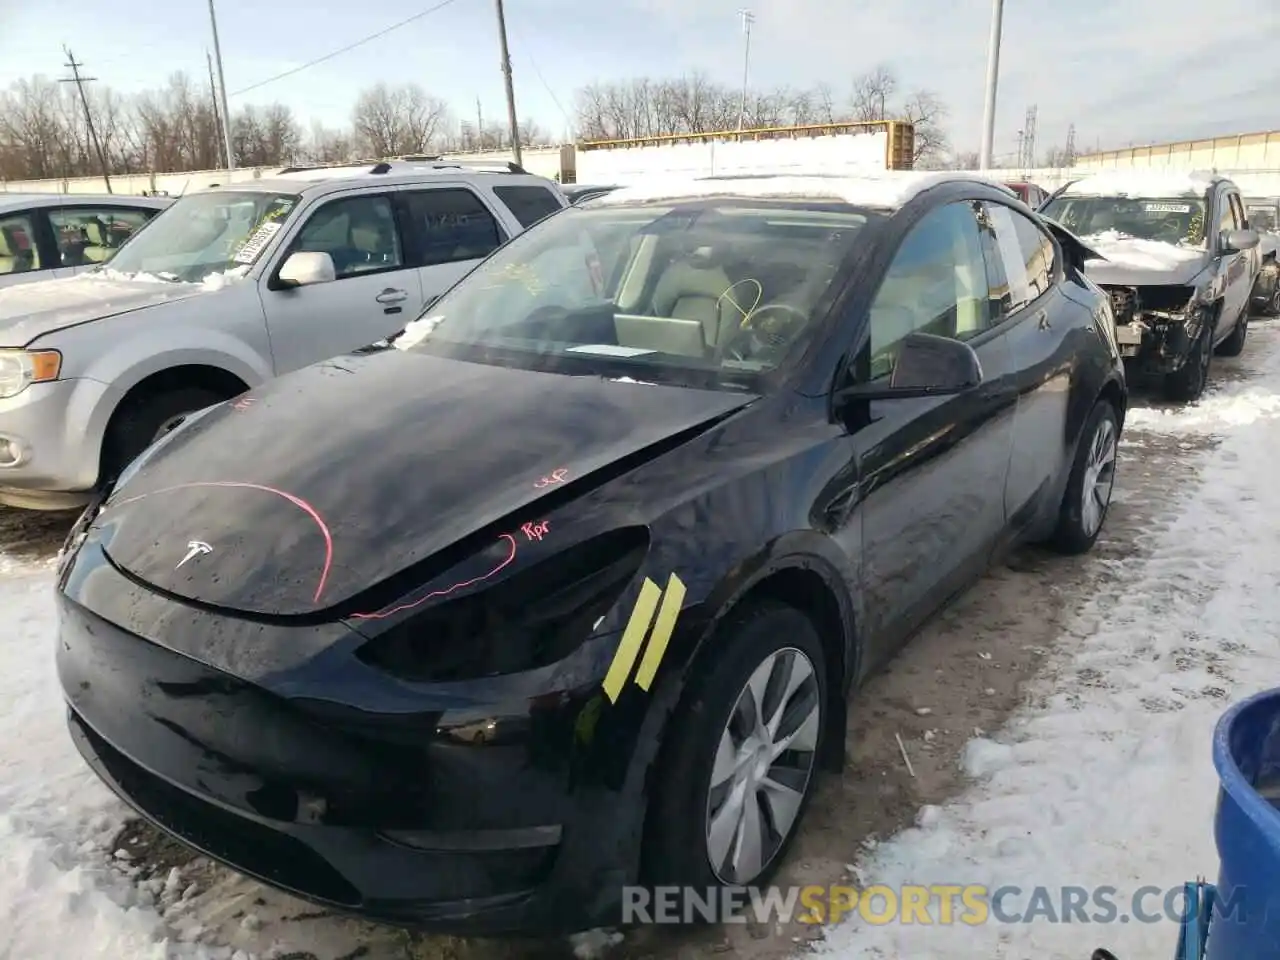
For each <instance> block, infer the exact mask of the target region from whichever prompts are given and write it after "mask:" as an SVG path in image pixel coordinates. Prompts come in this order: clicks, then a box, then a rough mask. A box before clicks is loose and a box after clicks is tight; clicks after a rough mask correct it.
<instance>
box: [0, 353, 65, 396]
mask: <svg viewBox="0 0 1280 960" xmlns="http://www.w3.org/2000/svg"><path fill="white" fill-rule="evenodd" d="M61 370H62V354H60V353H59V352H58V351H57V350H0V400H4V399H7V398H9V397H16V396H17V395H18V394H20V393H21V392H22V391H23V390H25V389H27V387H28V386H29V385H30V384H33V383H47V382H49V381H50V380H57V379H58V373H59V372H60V371H61Z"/></svg>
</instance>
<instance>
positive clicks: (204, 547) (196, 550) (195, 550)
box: [173, 540, 213, 570]
mask: <svg viewBox="0 0 1280 960" xmlns="http://www.w3.org/2000/svg"><path fill="white" fill-rule="evenodd" d="M202 553H213V547H211V546H209V545H208V544H207V543H205V542H204V541H203V540H189V541H187V555H186V556H185V557H183V558H182V559H181V560H179V561H178V566H176V567H174V568H173V569H175V570H177V569H179V568H181V567H182V565H183V564H184V563H186V562H187V561H188V560H191V559H193V558H194V557H198V556H200V555H201V554H202Z"/></svg>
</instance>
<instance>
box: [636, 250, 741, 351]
mask: <svg viewBox="0 0 1280 960" xmlns="http://www.w3.org/2000/svg"><path fill="white" fill-rule="evenodd" d="M732 285H733V281H732V280H730V279H729V276H728V274H726V273H725V272H724V269H723V268H722V267H721V266H720V265H719V263H717V262H716V261H715V259H714V256H713V252H712V250H711V248H710V247H700V248H697V249H695V250H693V251H691V252H690V254H689V255H687V256H686V257H682V258H680V259H678V260H677V261H676V262H675V263H673V264H671V266H669V267H668V268H667V269H666V271H665V272H664V273H663V274H662V277H661V279H659V280H658V285H657V287H656V288H655V289H654V291H653V313H654V315H655V316H659V317H670V318H672V319H675V320H696V321H698V322H699V323H701V324H702V335H703V338H704V339H705V341H706V343H707V346H715V345H716V342H717V338H718V337H719V336H720V334H721V332H722V329H725V328H729V327H732V328H733V329H737V324H736V323H729V322H722V318H724V317H726V304H725V303H724V301H723V300H722V299H721V298H722V297H723V296H724V294H725V291H726V290H728V289H729V288H730V287H731V286H732ZM727 311H728V313H729V314H732V313H734V312H735V311H734V307H733V306H732V305H728V306H727ZM730 319H732V318H731V317H730Z"/></svg>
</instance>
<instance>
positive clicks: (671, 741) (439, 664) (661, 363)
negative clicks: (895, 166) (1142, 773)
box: [57, 173, 1128, 934]
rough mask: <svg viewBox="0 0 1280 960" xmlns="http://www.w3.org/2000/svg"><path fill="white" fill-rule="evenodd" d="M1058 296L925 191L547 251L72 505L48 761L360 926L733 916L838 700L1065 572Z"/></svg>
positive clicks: (734, 206) (669, 212)
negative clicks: (925, 632)
mask: <svg viewBox="0 0 1280 960" xmlns="http://www.w3.org/2000/svg"><path fill="white" fill-rule="evenodd" d="M1091 255H1092V254H1091V253H1090V252H1089V250H1088V249H1087V248H1086V247H1084V246H1083V245H1082V244H1081V243H1080V242H1079V241H1078V240H1077V239H1076V238H1074V237H1073V236H1071V235H1070V234H1069V233H1067V232H1065V231H1062V230H1061V229H1058V228H1050V227H1048V226H1046V224H1045V223H1044V222H1042V221H1041V220H1040V219H1039V218H1037V217H1036V215H1035V214H1034V213H1033V212H1032V211H1031V210H1030V209H1029V208H1028V207H1027V206H1026V205H1025V204H1023V203H1022V202H1021V201H1019V200H1018V199H1017V198H1016V197H1014V196H1013V195H1012V194H1010V193H1009V192H1008V191H1006V190H1004V189H1002V188H1001V187H999V186H997V185H996V184H994V183H992V182H989V181H986V180H983V179H982V178H978V177H973V176H968V175H965V174H955V173H936V174H918V173H911V174H902V175H900V176H885V177H879V178H866V179H855V178H849V179H845V178H838V177H833V178H824V177H813V178H797V177H782V178H768V177H765V178H752V177H742V178H737V179H734V178H728V179H714V180H699V181H691V182H687V183H676V184H674V185H673V184H670V183H666V182H664V183H661V184H658V185H655V186H654V187H653V188H652V191H651V192H648V193H647V192H646V191H645V190H644V189H642V188H640V187H635V188H630V189H623V190H618V191H616V192H613V193H610V194H608V195H607V196H602V197H599V198H597V199H595V200H593V201H591V202H590V203H588V204H585V205H582V206H572V207H569V208H566V209H565V210H563V211H561V212H560V213H557V214H556V215H555V216H553V217H548V218H546V219H545V220H543V221H541V222H540V223H538V224H536V225H535V226H533V227H531V228H530V229H529V230H528V231H527V232H525V233H523V234H521V235H520V236H518V237H516V238H515V239H513V240H512V241H511V242H510V243H508V244H506V245H504V246H503V247H501V248H499V249H498V250H497V251H495V252H494V253H493V254H492V255H491V256H490V257H489V258H488V259H487V260H485V261H484V262H483V263H481V264H480V265H478V266H477V267H476V268H475V270H474V271H473V272H472V273H470V274H469V275H468V276H467V277H466V278H465V279H463V280H462V281H460V282H459V283H458V284H457V285H456V286H455V287H454V288H453V289H452V290H450V291H448V292H446V293H445V294H444V296H443V297H442V298H440V299H439V300H438V301H437V302H435V303H434V304H433V305H432V306H430V307H429V308H428V310H427V313H426V314H425V315H424V316H422V317H420V318H418V319H417V320H416V321H414V322H413V323H411V324H410V325H409V326H408V327H407V328H406V329H405V330H404V331H403V332H402V333H401V334H400V335H399V336H398V337H396V338H395V340H394V342H393V343H392V344H391V345H389V346H382V347H378V348H374V349H368V350H365V351H362V352H360V353H359V354H358V355H348V356H342V357H339V358H335V359H333V360H329V361H326V362H323V363H320V364H317V365H314V366H311V367H308V368H305V369H302V370H299V371H297V372H295V373H292V374H288V375H286V376H283V377H280V378H277V379H273V380H269V381H267V382H265V383H263V384H261V385H259V386H256V387H254V388H253V390H252V391H251V392H250V393H249V394H248V395H247V396H245V397H242V398H240V399H239V400H236V401H230V402H227V403H224V404H221V405H219V406H216V407H213V408H211V409H209V410H206V411H203V412H200V413H197V414H195V415H193V416H192V417H190V418H189V419H188V420H187V421H186V422H185V423H183V424H182V425H181V426H180V427H178V428H177V429H176V430H174V431H172V432H170V433H168V434H166V435H165V436H164V437H162V438H161V439H160V440H159V441H158V442H157V443H155V444H154V445H153V446H152V447H151V448H150V449H149V450H147V451H146V452H145V453H144V454H143V455H142V456H141V457H140V458H139V459H137V460H135V461H134V462H133V463H132V464H131V465H130V466H129V467H128V469H127V470H126V471H125V472H124V473H123V474H122V475H121V477H120V478H119V480H118V482H117V483H116V484H115V485H114V487H111V488H109V489H107V490H106V491H104V496H105V498H106V499H105V500H104V501H102V502H100V503H99V504H96V505H94V506H91V507H90V508H89V509H88V510H87V511H86V512H85V514H84V515H83V516H82V518H81V519H80V522H79V523H78V524H77V525H76V528H75V529H74V530H73V531H72V533H71V537H70V540H69V541H68V544H67V546H66V548H65V551H64V556H63V560H62V563H61V566H60V570H59V576H58V596H57V601H58V611H59V624H58V650H57V665H58V674H59V677H60V681H61V687H62V691H63V694H64V696H65V699H66V702H67V706H68V719H69V727H70V731H71V735H72V738H73V740H74V741H75V743H76V745H77V747H78V748H79V750H80V752H81V753H82V755H83V756H84V757H85V759H86V760H87V762H88V763H89V764H90V765H91V766H92V767H93V769H94V770H95V771H96V772H97V774H98V776H99V777H101V779H102V780H103V781H105V782H106V783H107V784H108V785H109V786H111V787H112V788H113V789H114V790H116V791H117V792H118V793H119V794H120V796H121V797H123V798H124V799H125V800H126V801H127V802H129V803H130V804H132V805H133V806H134V807H135V808H136V809H137V810H138V811H140V813H141V814H142V815H143V816H145V817H147V818H148V819H149V820H151V821H152V822H153V823H155V824H158V825H159V826H160V827H162V828H163V829H164V830H167V831H169V832H170V833H171V834H173V835H175V836H176V837H178V838H179V839H180V840H181V841H183V842H185V843H186V844H189V845H190V846H192V847H195V848H197V849H199V850H201V851H203V852H205V853H206V854H208V855H209V856H211V857H214V858H216V859H218V860H220V861H222V862H225V863H227V864H229V865H231V866H232V867H234V868H235V869H237V870H239V871H241V872H243V873H245V874H248V875H251V876H253V877H257V878H259V879H261V880H263V881H264V882H266V883H268V884H272V885H274V886H276V887H278V888H281V889H284V890H287V891H290V892H292V893H294V894H296V895H298V896H301V897H304V898H306V899H309V900H312V901H315V902H318V903H321V904H325V905H327V906H328V907H330V908H334V909H338V910H341V911H348V912H351V913H357V914H361V915H365V916H368V917H372V918H378V919H382V920H387V921H392V922H399V923H404V924H409V925H423V926H431V927H435V928H437V929H449V930H455V931H470V932H473V933H475V932H485V933H490V934H493V933H506V932H517V931H519V932H533V931H536V932H542V933H563V932H568V931H573V930H580V929H585V928H590V927H594V926H604V925H613V924H617V923H619V922H621V921H622V920H625V916H626V915H625V914H622V913H620V911H621V910H622V908H623V904H624V890H626V888H627V887H629V886H631V885H637V884H638V885H641V886H646V887H649V886H658V885H663V886H665V885H679V886H687V887H690V888H693V889H697V890H707V889H708V888H724V887H743V886H750V885H756V884H763V883H767V881H768V877H769V875H770V874H771V872H772V871H774V870H775V869H776V868H777V867H778V865H779V864H780V863H781V861H782V858H783V857H784V856H785V854H786V850H787V847H788V844H789V843H790V842H791V841H792V840H793V839H794V837H795V836H796V833H797V831H798V829H799V828H800V827H799V825H800V824H801V822H802V820H803V817H804V813H805V809H806V807H807V805H808V803H809V800H810V798H811V797H812V795H813V790H814V783H815V780H816V776H817V774H818V772H819V771H820V770H824V769H825V770H832V771H838V770H840V769H841V765H842V763H843V761H844V757H845V735H846V729H847V724H846V702H847V697H848V695H849V693H850V692H851V691H852V690H854V689H856V688H857V686H858V685H859V684H860V683H861V682H862V681H863V680H864V679H865V678H866V677H867V676H868V675H869V674H870V673H871V671H872V670H873V669H874V668H876V667H877V666H879V665H881V664H883V663H885V662H886V661H887V660H888V659H889V658H890V657H892V656H893V654H894V653H896V652H897V650H898V648H899V647H900V646H901V645H902V644H903V643H905V642H906V641H907V640H908V639H909V638H910V637H911V636H912V635H913V634H914V633H915V632H916V631H917V630H918V629H919V628H920V627H921V625H922V624H923V623H924V622H925V621H926V620H927V619H928V618H929V617H930V616H931V615H932V614H933V613H934V612H935V611H937V610H938V609H940V608H941V607H942V606H943V605H944V604H946V603H947V602H948V601H949V600H950V599H951V598H953V597H955V596H956V595H957V594H958V593H959V592H960V591H962V590H964V589H965V588H966V587H967V586H968V585H969V584H971V583H972V582H973V581H975V580H976V579H977V578H979V577H980V576H981V575H982V573H983V572H984V570H985V569H986V568H987V567H988V565H989V564H990V563H991V562H993V560H994V559H995V558H997V557H998V556H1000V555H1002V554H1003V552H1004V551H1006V550H1008V549H1009V548H1010V547H1011V546H1012V545H1015V544H1017V543H1020V542H1025V541H1029V540H1035V541H1046V542H1049V543H1052V544H1053V545H1054V547H1055V548H1057V549H1059V550H1060V551H1063V552H1069V553H1082V552H1084V551H1087V550H1089V549H1090V548H1091V547H1092V546H1093V544H1094V543H1095V541H1096V540H1097V538H1098V536H1099V535H1100V533H1101V531H1102V530H1103V525H1104V522H1105V520H1106V516H1107V512H1108V506H1109V504H1110V500H1111V492H1112V489H1113V486H1114V483H1115V476H1116V462H1117V451H1118V445H1119V440H1120V436H1121V430H1122V428H1123V425H1124V421H1125V414H1126V411H1127V406H1128V399H1127V398H1128V393H1127V389H1126V387H1125V380H1124V368H1123V365H1122V364H1121V361H1120V357H1119V353H1118V350H1117V348H1116V345H1115V343H1114V340H1113V339H1112V336H1111V330H1110V322H1111V321H1110V310H1109V308H1108V306H1107V300H1106V297H1105V295H1104V294H1103V293H1102V292H1101V291H1099V290H1098V288H1097V287H1096V286H1095V285H1093V284H1091V283H1090V282H1089V281H1088V280H1087V279H1086V278H1085V277H1084V274H1083V264H1084V261H1085V259H1086V258H1087V257H1089V256H1091Z"/></svg>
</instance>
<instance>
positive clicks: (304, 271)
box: [279, 251, 338, 287]
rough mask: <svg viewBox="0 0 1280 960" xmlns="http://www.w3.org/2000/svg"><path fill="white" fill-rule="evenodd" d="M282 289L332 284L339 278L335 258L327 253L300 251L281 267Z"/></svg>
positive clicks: (290, 256) (293, 254) (291, 255)
mask: <svg viewBox="0 0 1280 960" xmlns="http://www.w3.org/2000/svg"><path fill="white" fill-rule="evenodd" d="M279 277H280V285H281V286H282V287H309V286H311V285H313V284H316V283H332V282H333V281H334V280H336V279H337V278H338V272H337V270H335V269H334V266H333V257H331V256H329V254H327V253H314V252H304V251H298V252H297V253H291V254H290V255H289V259H288V260H286V261H285V262H284V265H283V266H281V267H280V274H279Z"/></svg>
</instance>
